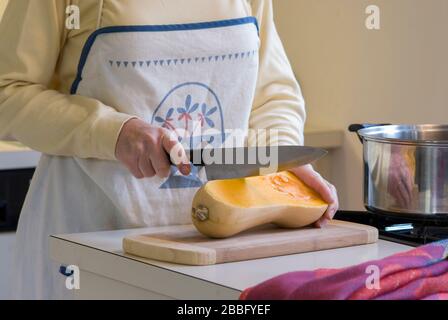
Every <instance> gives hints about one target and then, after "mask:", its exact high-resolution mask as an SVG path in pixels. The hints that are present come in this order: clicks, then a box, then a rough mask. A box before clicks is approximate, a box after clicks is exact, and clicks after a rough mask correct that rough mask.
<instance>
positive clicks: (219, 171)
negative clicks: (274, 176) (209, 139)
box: [186, 146, 327, 180]
mask: <svg viewBox="0 0 448 320" xmlns="http://www.w3.org/2000/svg"><path fill="white" fill-rule="evenodd" d="M186 152H187V155H189V159H190V161H191V162H192V163H193V165H195V166H200V167H204V168H205V171H206V174H207V179H208V180H217V179H232V178H242V177H250V176H258V175H260V174H266V173H274V172H278V171H284V170H288V169H292V168H295V167H298V166H302V165H305V164H308V163H311V162H313V161H316V160H318V159H319V158H321V157H323V156H324V155H326V154H327V151H326V150H324V149H319V148H313V147H304V146H276V147H269V146H268V147H237V148H217V149H213V148H205V149H193V150H186ZM260 169H261V170H262V171H260Z"/></svg>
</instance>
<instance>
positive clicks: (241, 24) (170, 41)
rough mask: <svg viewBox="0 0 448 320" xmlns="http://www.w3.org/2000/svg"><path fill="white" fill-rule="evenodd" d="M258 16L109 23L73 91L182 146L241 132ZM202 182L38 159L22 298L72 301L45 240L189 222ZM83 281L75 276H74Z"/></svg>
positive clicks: (26, 228)
mask: <svg viewBox="0 0 448 320" xmlns="http://www.w3.org/2000/svg"><path fill="white" fill-rule="evenodd" d="M258 49H259V37H258V27H257V22H256V20H255V18H252V17H247V18H241V19H233V20H224V21H215V22H205V23H194V24H182V25H160V26H117V27H115V26H114V27H106V28H102V29H99V30H97V31H96V32H95V33H93V34H92V35H91V36H90V37H89V39H88V41H87V43H86V44H85V47H84V50H83V52H82V56H81V60H80V63H79V70H78V75H77V78H76V80H75V81H74V83H73V86H72V94H79V95H83V96H88V97H92V98H95V99H98V100H99V101H101V102H103V103H104V104H106V105H109V106H111V107H114V108H116V109H117V110H118V111H120V112H124V113H127V114H131V115H135V116H137V117H140V118H141V119H143V120H145V121H147V122H148V123H150V124H153V125H157V126H163V127H165V128H167V129H169V130H172V131H175V132H176V133H177V134H178V135H179V139H180V141H181V142H182V144H183V145H184V146H185V147H186V148H194V147H199V146H201V145H202V146H203V145H204V143H207V144H209V145H212V146H215V147H216V146H219V145H221V144H223V143H225V140H226V138H227V137H228V133H226V132H225V130H227V129H243V130H247V129H248V122H249V114H250V110H251V107H252V102H253V95H254V91H255V85H256V80H257V73H258ZM205 181H206V177H205V174H204V172H202V171H200V172H198V170H197V169H196V168H194V170H193V171H192V174H190V176H188V177H183V176H182V175H181V174H180V173H179V172H178V171H177V169H176V168H175V167H172V170H171V175H170V177H168V178H167V179H160V178H157V177H155V178H151V179H143V180H138V179H135V178H134V177H133V176H132V175H131V174H130V172H128V170H127V169H126V168H125V167H124V166H123V165H121V164H120V163H118V162H115V161H102V160H93V159H88V160H85V159H78V158H70V157H55V156H49V155H44V156H43V157H42V159H41V161H40V163H39V166H38V168H37V171H36V174H35V176H34V178H33V181H32V184H31V188H30V191H29V193H28V196H27V199H26V202H25V205H24V208H23V210H22V215H21V217H20V222H19V228H18V233H17V236H18V243H17V253H18V254H17V259H16V262H17V267H16V273H17V277H16V279H15V280H16V289H17V292H16V293H17V296H18V297H22V298H55V297H58V298H61V297H70V296H71V294H70V292H68V290H66V289H65V287H64V285H65V278H64V276H63V275H61V274H60V273H59V265H56V264H55V263H50V258H49V253H48V236H49V235H51V234H58V233H76V232H91V231H98V230H110V229H123V228H133V227H144V226H158V225H168V224H186V223H189V222H190V208H191V201H192V198H193V195H194V193H195V192H196V191H197V189H198V188H199V187H200V186H201V185H202V184H203V183H204V182H205ZM81 285H82V274H81Z"/></svg>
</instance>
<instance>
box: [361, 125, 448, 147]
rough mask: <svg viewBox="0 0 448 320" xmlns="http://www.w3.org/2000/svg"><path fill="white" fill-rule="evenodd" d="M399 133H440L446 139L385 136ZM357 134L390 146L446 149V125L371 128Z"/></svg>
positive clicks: (447, 140)
mask: <svg viewBox="0 0 448 320" xmlns="http://www.w3.org/2000/svg"><path fill="white" fill-rule="evenodd" d="M400 132H415V133H417V132H441V133H445V134H446V139H443V140H441V139H407V138H393V137H390V136H387V134H389V135H392V134H397V133H400ZM358 134H359V135H360V136H361V137H362V138H363V139H364V140H367V141H374V142H386V143H392V144H405V145H414V146H419V145H425V146H439V147H448V125H439V124H420V125H385V126H372V127H369V128H364V129H361V130H359V131H358Z"/></svg>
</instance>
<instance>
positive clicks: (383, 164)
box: [349, 124, 448, 218]
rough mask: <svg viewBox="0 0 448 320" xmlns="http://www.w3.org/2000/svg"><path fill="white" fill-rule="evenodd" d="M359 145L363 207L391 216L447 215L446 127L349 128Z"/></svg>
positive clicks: (374, 126)
mask: <svg viewBox="0 0 448 320" xmlns="http://www.w3.org/2000/svg"><path fill="white" fill-rule="evenodd" d="M349 130H350V131H352V132H357V133H358V136H359V138H360V139H361V142H362V143H363V146H364V204H365V206H366V208H367V209H368V210H371V211H380V212H386V213H395V214H410V215H416V214H417V215H425V216H426V217H428V218H429V217H435V216H436V215H437V216H438V215H448V125H360V124H357V125H351V126H350V127H349Z"/></svg>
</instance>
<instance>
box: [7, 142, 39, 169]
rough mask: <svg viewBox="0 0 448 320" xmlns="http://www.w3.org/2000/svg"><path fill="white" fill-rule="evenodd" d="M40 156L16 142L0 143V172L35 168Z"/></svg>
mask: <svg viewBox="0 0 448 320" xmlns="http://www.w3.org/2000/svg"><path fill="white" fill-rule="evenodd" d="M40 156H41V154H40V153H39V152H36V151H33V150H31V149H29V148H27V147H25V146H24V145H22V144H20V143H18V142H9V141H0V170H15V169H26V168H35V167H36V166H37V163H38V162H39V159H40Z"/></svg>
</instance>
